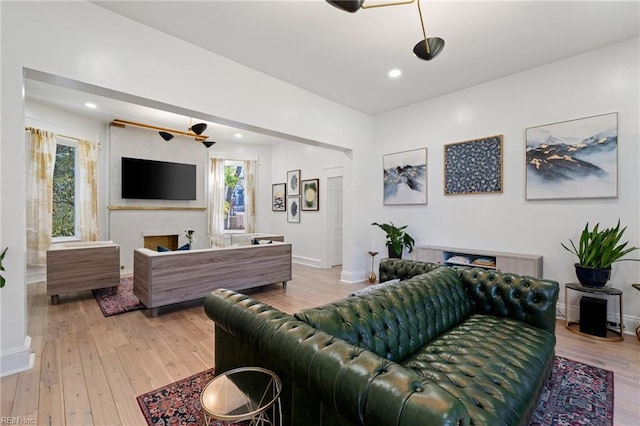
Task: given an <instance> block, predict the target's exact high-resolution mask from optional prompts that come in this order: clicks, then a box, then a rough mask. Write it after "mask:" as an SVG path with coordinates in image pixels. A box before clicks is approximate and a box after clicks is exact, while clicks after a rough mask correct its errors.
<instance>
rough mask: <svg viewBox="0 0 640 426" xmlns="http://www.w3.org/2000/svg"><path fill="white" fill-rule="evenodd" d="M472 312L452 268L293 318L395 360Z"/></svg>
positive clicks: (306, 311) (411, 351)
mask: <svg viewBox="0 0 640 426" xmlns="http://www.w3.org/2000/svg"><path fill="white" fill-rule="evenodd" d="M472 312H473V301H472V300H471V298H470V297H469V294H468V293H467V291H466V290H465V285H464V284H463V283H462V281H461V280H460V278H459V277H458V275H457V273H456V271H455V270H453V269H451V268H437V269H436V270H434V271H432V272H429V273H426V274H421V275H417V276H415V277H413V278H410V279H408V280H406V281H403V282H402V283H400V284H398V285H392V286H388V287H385V288H382V289H379V290H375V291H373V292H371V293H369V294H366V295H363V296H356V297H350V298H347V299H343V300H340V301H337V302H334V303H330V304H327V305H324V306H321V307H317V308H311V309H305V310H303V311H300V312H298V313H297V314H296V315H295V316H296V317H297V318H298V319H299V320H302V321H304V322H306V323H307V324H309V325H311V326H312V327H314V328H316V329H318V330H321V331H324V332H326V333H328V334H330V335H332V336H336V337H339V338H341V339H343V340H346V341H347V342H349V343H351V344H353V345H356V346H359V347H363V348H366V349H368V350H370V351H371V352H374V353H375V354H377V355H379V356H381V357H383V358H387V359H389V360H391V361H395V362H400V361H402V360H403V359H405V358H406V357H408V356H409V355H411V354H412V353H414V352H415V351H417V350H418V349H419V348H421V347H422V346H423V345H425V344H426V343H428V342H430V341H431V340H432V339H434V338H435V337H437V336H438V335H440V334H442V333H444V332H445V331H447V330H449V329H450V328H452V327H453V326H455V325H456V324H458V323H460V322H462V321H463V320H464V319H465V318H466V317H468V316H469V315H470V314H471V313H472Z"/></svg>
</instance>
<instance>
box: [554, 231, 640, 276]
mask: <svg viewBox="0 0 640 426" xmlns="http://www.w3.org/2000/svg"><path fill="white" fill-rule="evenodd" d="M626 229H627V227H626V226H625V227H623V228H621V227H620V219H618V223H617V224H616V226H615V227H613V228H603V229H601V228H600V224H599V223H597V224H596V225H595V226H594V227H593V229H592V230H591V231H590V230H589V223H588V222H587V224H586V226H585V227H584V229H583V230H582V232H581V233H580V241H579V243H578V246H577V247H576V245H575V244H574V243H573V241H572V240H571V239H569V242H570V243H571V248H569V247H568V246H567V245H565V244H564V243H560V244H561V245H562V247H563V248H564V249H565V250H567V251H568V252H570V253H572V254H574V255H575V256H577V257H578V263H579V264H580V265H582V266H589V267H594V268H603V269H609V268H611V265H612V264H613V263H615V262H618V261H620V260H634V261H638V260H640V259H622V257H624V256H626V255H627V254H629V253H631V252H632V251H634V250H638V247H627V245H628V243H629V242H628V241H624V242H620V240H621V239H622V237H623V235H624V232H625V231H626Z"/></svg>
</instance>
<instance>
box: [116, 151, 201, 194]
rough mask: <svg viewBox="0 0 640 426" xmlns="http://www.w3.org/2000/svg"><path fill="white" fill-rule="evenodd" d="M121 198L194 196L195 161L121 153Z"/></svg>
mask: <svg viewBox="0 0 640 426" xmlns="http://www.w3.org/2000/svg"><path fill="white" fill-rule="evenodd" d="M122 198H139V199H153V200H195V199H196V165H195V164H182V163H170V162H166V161H154V160H144V159H141V158H127V157H122Z"/></svg>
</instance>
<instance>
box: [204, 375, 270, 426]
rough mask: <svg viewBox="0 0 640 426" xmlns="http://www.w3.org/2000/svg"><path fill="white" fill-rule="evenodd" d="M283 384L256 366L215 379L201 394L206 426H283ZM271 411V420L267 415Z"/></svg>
mask: <svg viewBox="0 0 640 426" xmlns="http://www.w3.org/2000/svg"><path fill="white" fill-rule="evenodd" d="M281 390H282V383H281V382H280V379H279V378H278V376H276V375H275V374H274V373H273V372H271V371H269V370H267V369H265V368H259V367H241V368H236V369H233V370H229V371H227V372H225V373H223V374H221V375H219V376H216V377H215V378H214V379H213V380H212V381H211V382H209V384H207V385H206V386H205V388H204V390H203V391H202V393H201V394H200V403H201V405H202V415H203V420H204V424H205V425H212V424H215V421H216V420H221V421H223V422H224V424H227V423H233V422H239V421H242V420H250V423H249V424H250V425H261V426H262V425H274V420H275V419H276V408H277V409H278V415H277V418H278V419H279V424H280V425H282V407H281V405H280V392H281ZM269 409H271V418H269V416H268V415H267V412H268V411H269Z"/></svg>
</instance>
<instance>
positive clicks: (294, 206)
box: [287, 197, 300, 223]
mask: <svg viewBox="0 0 640 426" xmlns="http://www.w3.org/2000/svg"><path fill="white" fill-rule="evenodd" d="M287 222H289V223H300V197H287Z"/></svg>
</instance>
